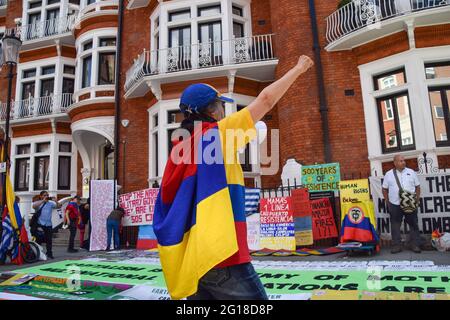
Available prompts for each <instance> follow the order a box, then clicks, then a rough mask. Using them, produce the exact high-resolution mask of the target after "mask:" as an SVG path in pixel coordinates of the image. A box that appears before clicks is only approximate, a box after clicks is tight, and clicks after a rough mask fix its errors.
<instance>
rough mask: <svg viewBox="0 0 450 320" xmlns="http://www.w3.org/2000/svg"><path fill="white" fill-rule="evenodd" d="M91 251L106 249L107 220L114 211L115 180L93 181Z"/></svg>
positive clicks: (91, 189) (91, 188)
mask: <svg viewBox="0 0 450 320" xmlns="http://www.w3.org/2000/svg"><path fill="white" fill-rule="evenodd" d="M90 191H91V227H92V232H91V243H90V251H96V250H105V249H106V239H107V235H106V219H107V218H108V216H109V214H110V213H111V211H112V210H113V209H114V180H91V187H90Z"/></svg>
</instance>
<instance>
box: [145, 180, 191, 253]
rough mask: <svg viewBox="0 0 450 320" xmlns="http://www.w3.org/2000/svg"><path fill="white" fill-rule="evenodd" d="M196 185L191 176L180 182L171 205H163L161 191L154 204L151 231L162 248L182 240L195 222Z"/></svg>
mask: <svg viewBox="0 0 450 320" xmlns="http://www.w3.org/2000/svg"><path fill="white" fill-rule="evenodd" d="M196 183H197V176H196V175H193V176H190V177H188V178H186V179H185V180H183V182H181V185H180V187H179V188H178V191H177V194H176V196H175V199H174V201H173V203H172V204H164V203H163V202H162V200H161V191H160V192H159V194H158V198H157V200H156V204H155V212H154V216H153V231H154V232H155V235H156V237H157V239H158V243H159V244H160V245H162V246H172V245H176V244H178V243H180V242H181V241H182V240H183V237H184V234H185V233H186V232H187V231H189V230H190V229H191V228H192V226H193V225H195V222H196V219H195V218H196V210H197V209H196V208H197V206H196V197H195V191H196Z"/></svg>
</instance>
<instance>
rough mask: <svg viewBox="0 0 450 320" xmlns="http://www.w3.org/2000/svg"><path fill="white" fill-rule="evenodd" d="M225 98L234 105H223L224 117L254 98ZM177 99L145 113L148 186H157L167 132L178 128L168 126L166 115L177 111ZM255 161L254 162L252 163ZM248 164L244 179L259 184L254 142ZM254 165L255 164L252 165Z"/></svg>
mask: <svg viewBox="0 0 450 320" xmlns="http://www.w3.org/2000/svg"><path fill="white" fill-rule="evenodd" d="M224 95H225V96H227V97H230V98H232V99H233V100H234V101H235V103H233V104H231V103H226V104H225V115H230V114H232V113H234V112H236V111H237V105H244V106H248V105H249V104H250V103H251V102H252V101H253V100H254V99H256V97H251V96H246V95H241V94H230V93H225V94H224ZM179 104H180V100H179V99H172V100H161V101H159V102H157V103H156V104H154V105H153V106H151V107H150V108H149V109H148V110H147V111H148V113H149V139H148V143H149V149H148V150H149V155H148V159H149V161H148V172H149V178H148V181H149V186H151V185H152V184H153V182H155V181H157V182H158V183H159V184H160V183H161V180H162V175H163V173H164V169H165V165H166V163H167V160H168V147H169V146H168V143H167V141H168V130H170V129H175V128H178V127H179V124H178V123H173V124H168V118H167V114H168V112H169V111H176V110H179ZM155 115H158V126H157V127H155V124H154V116H155ZM156 132H157V133H158V172H155V162H154V158H153V154H154V151H155V145H154V142H153V135H154V134H155V133H156ZM254 160H256V161H254ZM250 162H251V163H252V171H251V172H244V177H245V178H255V179H257V180H258V183H259V184H258V185H261V184H260V175H261V166H260V162H259V145H258V143H257V141H256V140H254V141H253V142H252V143H250ZM253 163H255V164H253Z"/></svg>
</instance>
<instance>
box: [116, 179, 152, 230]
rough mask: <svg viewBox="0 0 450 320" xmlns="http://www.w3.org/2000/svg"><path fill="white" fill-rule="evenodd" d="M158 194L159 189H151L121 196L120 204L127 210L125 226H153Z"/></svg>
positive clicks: (124, 220)
mask: <svg viewBox="0 0 450 320" xmlns="http://www.w3.org/2000/svg"><path fill="white" fill-rule="evenodd" d="M158 192H159V189H158V188H149V189H145V190H139V191H134V192H130V193H125V194H122V195H120V196H119V204H120V206H121V207H122V208H123V209H124V210H125V215H124V217H123V219H122V224H123V226H140V225H151V224H153V211H154V207H155V202H156V198H157V197H158Z"/></svg>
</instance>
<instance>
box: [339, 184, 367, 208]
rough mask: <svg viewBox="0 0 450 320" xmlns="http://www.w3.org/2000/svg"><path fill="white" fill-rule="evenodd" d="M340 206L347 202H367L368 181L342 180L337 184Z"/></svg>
mask: <svg viewBox="0 0 450 320" xmlns="http://www.w3.org/2000/svg"><path fill="white" fill-rule="evenodd" d="M339 193H340V196H341V204H342V203H348V202H360V201H369V200H370V192H369V180H368V179H359V180H343V181H341V182H339Z"/></svg>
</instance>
